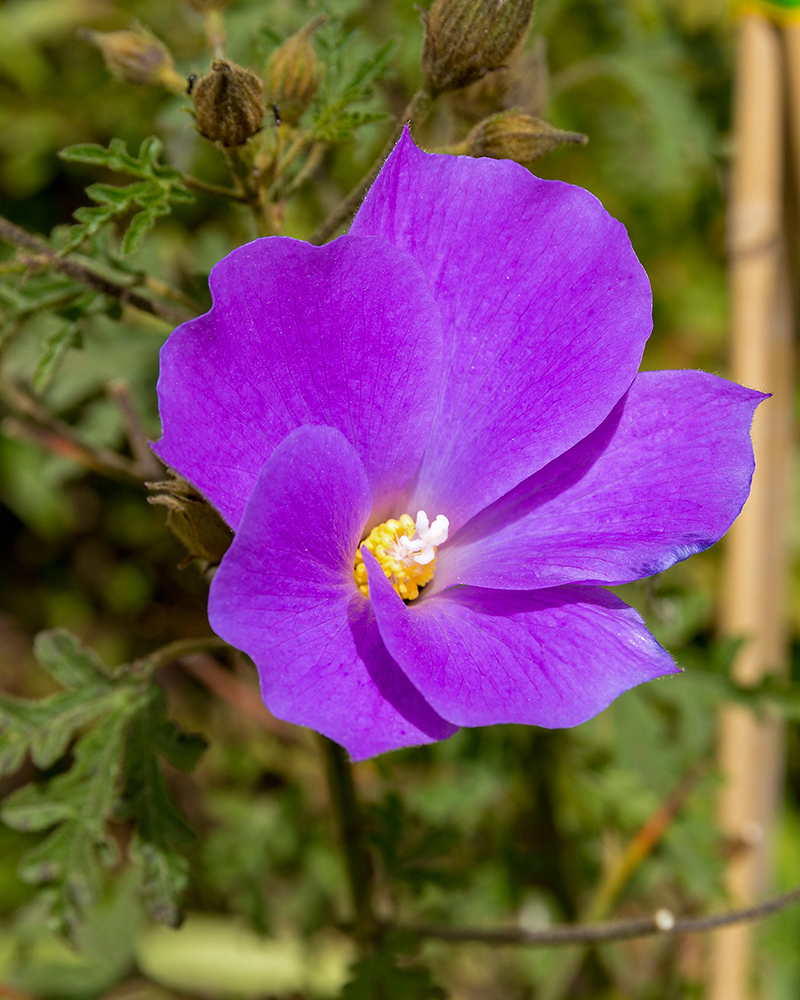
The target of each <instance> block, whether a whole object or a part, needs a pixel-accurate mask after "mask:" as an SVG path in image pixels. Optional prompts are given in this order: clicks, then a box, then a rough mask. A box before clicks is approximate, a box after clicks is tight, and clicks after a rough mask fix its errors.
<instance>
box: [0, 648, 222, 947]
mask: <svg viewBox="0 0 800 1000" xmlns="http://www.w3.org/2000/svg"><path fill="white" fill-rule="evenodd" d="M35 652H36V656H37V659H38V660H39V662H40V663H41V664H42V666H43V667H44V668H45V669H46V670H47V671H48V672H49V673H50V674H51V675H52V676H53V677H54V678H55V679H56V680H58V681H59V683H61V684H62V685H63V686H64V687H65V688H67V690H65V691H63V692H60V693H58V694H54V695H51V696H50V697H49V698H44V699H41V700H39V701H26V700H23V699H19V698H12V697H10V696H3V695H0V768H2V769H3V771H5V772H8V771H11V770H14V769H16V768H17V767H19V765H20V764H21V763H22V761H23V759H24V756H25V754H26V753H27V752H30V753H31V755H32V757H33V760H34V763H35V764H36V765H37V766H38V767H40V768H44V767H49V766H50V765H52V764H53V763H54V762H55V761H56V760H58V759H59V758H60V757H62V756H63V754H64V752H65V751H66V750H67V748H68V746H69V743H70V741H71V740H72V739H73V738H74V737H75V735H76V734H81V735H79V738H78V740H77V742H76V743H75V746H74V750H73V761H72V766H71V767H70V769H69V770H68V771H65V772H63V773H61V774H59V775H57V776H56V777H54V778H52V779H51V780H49V781H46V782H33V783H30V784H28V785H25V786H23V787H22V788H19V789H18V790H17V791H15V792H14V793H13V794H12V795H10V796H9V797H8V798H7V800H6V802H5V805H4V807H3V809H2V812H0V817H2V819H3V820H4V822H5V823H6V824H7V825H8V826H10V827H12V828H13V829H16V830H20V831H29V832H31V831H32V832H36V831H47V830H49V831H50V833H49V835H48V836H47V837H46V838H45V839H44V840H43V841H42V842H41V843H39V844H38V845H37V846H36V847H35V848H34V849H33V850H32V851H29V852H28V854H26V855H25V856H24V857H23V859H22V861H21V864H20V868H19V874H20V876H21V877H22V879H23V880H25V881H27V882H29V883H32V884H35V885H41V884H44V883H49V884H50V885H51V887H52V888H51V889H49V890H48V892H49V893H50V895H49V896H48V898H51V899H52V900H53V904H52V912H53V915H54V916H55V917H56V918H57V919H58V920H59V921H60V922H61V923H62V924H63V925H65V926H66V927H67V928H68V929H70V930H74V929H75V927H76V925H77V923H78V921H80V920H81V919H82V916H83V914H84V911H85V910H86V908H87V907H88V906H90V905H93V903H94V901H95V900H96V899H97V896H98V892H99V889H100V886H101V885H102V882H103V874H102V872H103V868H104V867H109V866H111V865H114V864H116V863H117V861H118V857H117V850H116V846H115V843H114V841H113V840H111V839H110V838H109V837H108V835H107V832H106V826H107V823H108V821H109V820H111V819H117V820H119V819H121V818H124V819H133V820H134V821H135V823H136V829H135V831H134V839H133V842H132V846H131V856H132V859H133V860H134V861H135V863H136V865H137V867H138V869H139V872H140V879H141V891H142V894H143V896H144V897H145V900H146V902H147V905H148V907H149V909H150V912H151V914H152V915H153V916H154V917H155V918H156V919H159V920H163V921H165V922H168V923H171V924H175V923H176V922H177V921H178V920H179V915H180V908H179V899H180V894H181V892H182V891H183V889H184V888H185V885H186V881H187V864H186V862H185V860H184V859H183V858H182V857H181V855H180V848H181V847H183V846H185V845H186V844H188V843H190V842H191V841H192V840H193V838H194V833H193V832H192V830H191V829H190V828H189V826H188V824H187V823H186V821H185V819H184V818H183V816H182V815H181V813H180V812H179V811H178V809H177V808H176V806H175V804H174V802H173V801H172V797H171V795H170V792H169V789H168V787H167V783H166V781H165V779H164V775H163V773H162V769H161V762H160V757H161V756H163V757H164V758H166V759H167V760H168V761H169V762H170V763H171V764H173V765H174V766H175V767H179V768H183V769H184V770H190V769H191V768H193V767H194V766H195V765H196V764H197V762H198V760H199V759H200V756H201V754H202V753H203V751H204V750H205V745H206V744H205V740H203V739H202V738H201V737H199V736H195V735H192V734H189V733H184V732H183V731H182V730H181V729H180V728H179V727H178V726H177V725H176V724H175V723H174V722H171V721H170V720H169V719H168V718H167V702H166V698H165V695H164V692H163V691H162V689H161V688H160V687H159V686H158V685H157V684H156V683H155V681H153V679H152V677H151V676H150V675H149V674H148V673H147V672H146V671H143V670H141V669H134V668H127V669H125V668H122V669H119V670H113V671H112V670H109V669H108V668H106V667H105V666H104V665H103V664H102V663H101V662H100V660H99V659H98V658H97V657H96V656H95V654H94V653H92V652H91V651H89V650H85V649H83V648H82V647H81V646H80V644H79V642H78V640H77V639H76V638H75V637H74V636H72V635H70V634H69V633H68V632H64V631H62V630H58V629H56V630H52V631H49V632H43V633H41V634H40V635H39V636H38V637H37V640H36V646H35Z"/></svg>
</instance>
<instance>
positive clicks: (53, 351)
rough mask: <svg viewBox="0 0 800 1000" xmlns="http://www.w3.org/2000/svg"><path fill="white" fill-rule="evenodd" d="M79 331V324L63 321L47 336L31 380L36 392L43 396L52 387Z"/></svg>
mask: <svg viewBox="0 0 800 1000" xmlns="http://www.w3.org/2000/svg"><path fill="white" fill-rule="evenodd" d="M79 330H80V328H79V326H78V324H77V323H70V322H69V321H63V322H61V323H60V324H59V325H58V326H57V327H55V328H54V329H53V330H51V331H50V332H49V333H47V334H46V335H45V337H44V340H43V342H42V347H43V350H42V353H41V355H40V356H39V362H38V364H37V365H36V369H35V371H34V373H33V377H32V379H31V385H32V386H33V389H34V392H36V393H38V394H39V395H41V394H42V393H43V392H44V391H45V389H47V387H48V386H49V385H50V383H51V382H52V380H53V376H54V375H55V373H56V372H57V371H58V366H59V365H60V364H61V362H62V361H63V359H64V356H65V355H66V353H67V351H68V350H69V349H70V347H72V346H73V345H74V344H75V342H76V340H77V338H78V333H79Z"/></svg>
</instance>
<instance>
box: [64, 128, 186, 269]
mask: <svg viewBox="0 0 800 1000" xmlns="http://www.w3.org/2000/svg"><path fill="white" fill-rule="evenodd" d="M161 151H162V145H161V140H160V139H158V138H156V137H155V136H151V137H150V138H149V139H145V140H144V142H143V143H142V144H141V146H140V147H139V154H138V156H137V157H134V156H132V155H131V154H130V153H129V152H128V150H127V147H126V146H125V143H124V142H123V141H122V140H121V139H112V140H111V142H110V143H109V146H108V149H103V147H102V146H95V145H92V144H84V145H81V146H70V147H68V148H67V149H65V150H62V152H61V155H62V157H63V158H64V159H66V160H75V161H79V162H83V163H91V164H94V165H98V166H99V165H102V166H105V167H107V168H108V169H109V170H116V171H118V172H119V173H124V174H129V175H132V176H133V177H138V178H140V180H138V181H137V182H135V183H133V184H129V185H128V186H127V187H118V186H116V185H114V184H92V185H90V186H89V187H88V188H87V189H86V193H87V194H88V195H89V197H90V198H91V199H92V200H93V201H96V202H99V205H98V206H97V207H83V208H79V209H78V210H77V211H76V212H75V218H76V219H78V221H79V222H80V223H81V225H80V226H73V227H72V229H71V231H70V233H69V236H68V239H67V242H66V244H65V245H64V246H63V247H62V248H61V252H62V253H63V252H66V251H69V250H73V249H75V248H76V247H77V246H80V244H81V243H82V242H83V241H84V240H86V239H88V238H90V237H92V236H94V235H96V233H97V232H98V231H99V230H100V229H101V228H102V227H103V226H105V225H108V224H109V223H111V222H113V220H114V219H115V218H116V217H117V216H119V215H122V214H123V213H125V212H127V211H129V210H130V209H131V207H132V206H133V205H139V207H140V208H142V209H144V210H145V211H143V212H137V213H136V215H134V217H133V219H132V220H131V222H130V224H129V226H128V229H127V231H126V233H125V235H124V237H123V240H122V253H123V254H128V253H132V252H133V251H134V250H135V249H136V248H137V247H138V246H139V244H140V242H141V240H142V238H143V237H144V235H145V233H146V232H147V231H148V230H149V229H150V228H151V226H153V224H154V223H155V222H156V220H157V218H158V217H159V216H162V215H168V214H169V212H170V211H171V208H170V205H171V203H172V202H173V201H176V202H190V201H194V195H193V194H192V192H191V191H190V190H189V189H188V188H187V187H186V186H185V185H184V184H183V183H182V181H181V174H180V172H179V171H177V170H175V169H174V168H173V167H170V166H167V165H166V164H163V163H160V162H159V157H160V156H161Z"/></svg>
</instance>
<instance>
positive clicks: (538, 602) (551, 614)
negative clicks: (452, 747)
mask: <svg viewBox="0 0 800 1000" xmlns="http://www.w3.org/2000/svg"><path fill="white" fill-rule="evenodd" d="M362 554H364V562H365V564H366V566H367V572H368V575H369V592H370V602H371V603H372V607H373V608H374V610H375V615H376V617H377V619H378V627H379V628H380V632H381V637H382V639H383V641H384V643H385V645H386V648H387V649H388V650H389V652H390V653H391V655H392V656H393V657H394V659H395V660H396V661H397V663H399V665H400V666H401V667H402V669H403V671H404V672H405V673H406V675H407V676H408V678H409V679H410V680H411V682H412V683H413V684H414V686H415V687H416V688H418V689H419V691H420V692H421V693H422V695H423V697H424V698H425V700H426V701H427V702H428V703H429V704H431V705H433V707H434V708H435V709H436V711H437V712H439V713H440V714H441V715H442V716H444V718H446V719H449V720H450V721H451V722H454V723H456V724H458V725H461V726H489V725H494V724H495V723H499V722H520V723H524V724H526V725H535V726H545V727H546V728H548V729H555V728H560V727H562V726H576V725H578V724H579V723H581V722H585V721H586V720H587V719H590V718H591V717H592V716H594V715H596V714H597V713H598V712H600V711H602V709H604V708H605V707H606V706H607V705H609V704H610V703H611V702H612V701H613V700H614V699H615V698H616V697H618V696H619V695H620V694H622V693H623V691H627V690H628V689H629V688H632V687H635V686H636V685H637V684H641V683H642V682H643V681H649V680H653V679H654V678H655V677H661V676H663V675H664V674H674V673H679V669H678V667H676V666H675V664H674V663H673V662H672V659H671V657H670V655H669V653H667V651H666V650H665V649H663V648H662V647H661V646H659V644H658V643H657V642H656V640H655V639H654V638H653V636H652V635H651V634H650V633H649V632H648V631H647V629H646V628H645V626H644V622H643V621H642V619H641V618H640V617H639V615H638V614H637V612H636V611H634V610H633V608H630V607H628V605H627V604H625V603H623V602H622V601H621V600H620V599H619V598H618V597H615V596H614V595H613V594H610V593H608V591H605V590H601V589H599V588H597V587H554V588H552V589H550V590H534V591H527V592H526V591H509V590H483V589H481V588H478V587H455V588H453V589H451V590H446V591H444V592H442V593H440V594H437V595H436V596H435V597H433V598H430V599H429V600H424V599H423V600H421V601H420V602H419V603H418V604H417V605H415V606H413V607H409V606H406V605H405V604H404V603H403V602H402V601H401V600H400V597H399V596H398V595H397V594H396V593H395V591H394V590H393V589H392V587H391V585H390V584H389V582H388V580H386V578H385V576H384V575H383V573H382V572H381V570H380V568H379V567H378V564H377V562H376V561H375V558H374V557H373V556H372V555H371V553H369V552H368V551H367V550H366V549H362ZM368 557H369V558H368Z"/></svg>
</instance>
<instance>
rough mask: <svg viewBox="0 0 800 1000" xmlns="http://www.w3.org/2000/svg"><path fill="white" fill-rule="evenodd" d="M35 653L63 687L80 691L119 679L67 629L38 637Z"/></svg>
mask: <svg viewBox="0 0 800 1000" xmlns="http://www.w3.org/2000/svg"><path fill="white" fill-rule="evenodd" d="M33 652H34V655H35V656H36V659H37V661H38V662H39V664H40V665H41V666H42V667H44V669H45V670H46V671H47V672H48V673H49V674H50V675H51V676H52V677H54V678H55V679H56V680H57V681H58V682H59V684H61V685H63V686H64V687H65V688H68V689H70V690H78V689H80V688H81V687H83V686H84V685H86V684H97V683H98V682H101V683H106V682H108V681H109V680H111V679H113V678H114V677H115V676H116V672H115V671H112V670H109V669H108V667H106V666H105V665H104V664H103V663H101V661H100V659H99V657H98V656H97V654H96V653H94V652H93V651H92V650H90V649H84V648H83V647H82V646H81V644H80V640H79V639H78V638H77V637H76V636H74V635H72V634H71V633H70V632H67V631H66V629H60V628H56V629H49V630H48V631H45V632H40V633H39V634H38V635H37V636H36V640H35V642H34V646H33Z"/></svg>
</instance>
